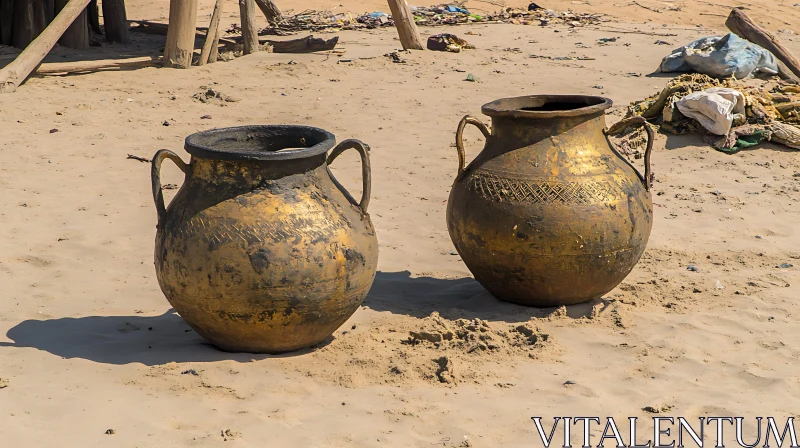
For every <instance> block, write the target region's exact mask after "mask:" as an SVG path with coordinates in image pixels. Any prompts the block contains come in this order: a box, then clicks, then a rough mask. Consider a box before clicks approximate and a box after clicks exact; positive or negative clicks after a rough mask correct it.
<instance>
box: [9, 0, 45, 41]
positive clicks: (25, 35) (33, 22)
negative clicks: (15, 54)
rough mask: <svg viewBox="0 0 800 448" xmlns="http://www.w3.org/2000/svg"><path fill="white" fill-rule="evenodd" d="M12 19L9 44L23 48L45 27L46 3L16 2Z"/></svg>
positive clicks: (23, 0) (32, 1)
mask: <svg viewBox="0 0 800 448" xmlns="http://www.w3.org/2000/svg"><path fill="white" fill-rule="evenodd" d="M12 17H13V21H12V23H13V25H12V34H11V44H12V45H13V46H15V47H17V48H20V49H21V48H25V47H27V46H28V45H29V44H30V43H31V42H33V40H34V39H36V36H38V35H39V33H41V32H42V30H44V29H45V28H46V27H47V23H48V22H47V2H46V0H16V2H14V13H13V14H12Z"/></svg>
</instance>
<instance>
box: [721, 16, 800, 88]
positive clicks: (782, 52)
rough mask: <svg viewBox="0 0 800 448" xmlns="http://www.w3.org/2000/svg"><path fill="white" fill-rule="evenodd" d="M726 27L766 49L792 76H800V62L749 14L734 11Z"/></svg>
mask: <svg viewBox="0 0 800 448" xmlns="http://www.w3.org/2000/svg"><path fill="white" fill-rule="evenodd" d="M725 26H727V27H728V29H729V30H731V31H733V32H734V33H735V34H737V35H739V36H741V37H743V38H745V39H747V40H749V41H750V42H752V43H754V44H756V45H760V46H762V47H764V48H766V49H767V50H769V51H770V52H772V54H774V55H775V57H776V58H778V60H780V61H781V62H782V63H783V64H784V65H785V69H788V71H789V72H791V74H793V75H794V76H800V61H798V60H797V58H795V57H794V55H793V54H792V52H791V51H789V49H787V48H786V47H785V46H784V45H783V42H781V41H780V39H778V38H777V37H776V36H773V35H772V34H771V33H770V32H769V31H767V30H765V29H764V28H762V27H761V26H759V25H758V24H757V23H755V22H754V21H753V19H751V18H750V17H749V16H748V15H747V13H745V12H744V11H742V10H741V9H734V10H733V11H731V14H730V15H729V16H728V20H727V21H726V22H725Z"/></svg>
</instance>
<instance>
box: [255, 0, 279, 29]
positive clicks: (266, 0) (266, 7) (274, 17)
mask: <svg viewBox="0 0 800 448" xmlns="http://www.w3.org/2000/svg"><path fill="white" fill-rule="evenodd" d="M256 5H258V9H260V10H261V12H263V13H264V16H265V17H266V18H267V21H268V22H269V24H270V25H272V26H275V25H277V24H278V23H279V22H280V21H281V19H282V18H283V14H282V13H281V10H280V9H279V8H278V6H277V5H276V4H275V2H273V1H272V0H256Z"/></svg>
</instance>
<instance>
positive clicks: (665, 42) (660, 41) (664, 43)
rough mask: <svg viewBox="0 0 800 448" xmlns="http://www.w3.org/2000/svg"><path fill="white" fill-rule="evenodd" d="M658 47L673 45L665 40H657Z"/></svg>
mask: <svg viewBox="0 0 800 448" xmlns="http://www.w3.org/2000/svg"><path fill="white" fill-rule="evenodd" d="M656 45H672V44H671V43H669V42H667V41H665V40H657V41H656Z"/></svg>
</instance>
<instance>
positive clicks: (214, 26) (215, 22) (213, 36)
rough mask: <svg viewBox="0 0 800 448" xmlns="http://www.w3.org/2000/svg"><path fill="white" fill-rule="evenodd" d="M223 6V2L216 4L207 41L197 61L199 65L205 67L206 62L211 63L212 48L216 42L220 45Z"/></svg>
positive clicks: (207, 33)
mask: <svg viewBox="0 0 800 448" xmlns="http://www.w3.org/2000/svg"><path fill="white" fill-rule="evenodd" d="M222 4H223V0H217V2H216V3H215V4H214V12H213V13H212V14H211V23H210V24H209V25H208V32H206V40H205V42H204V43H203V49H202V50H201V51H200V59H199V60H198V61H197V65H204V64H205V63H206V62H211V61H209V56H210V55H211V48H212V47H213V46H214V42H215V41H216V42H217V45H219V21H220V19H221V18H222ZM216 59H217V58H216V55H215V56H214V62H216Z"/></svg>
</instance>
